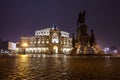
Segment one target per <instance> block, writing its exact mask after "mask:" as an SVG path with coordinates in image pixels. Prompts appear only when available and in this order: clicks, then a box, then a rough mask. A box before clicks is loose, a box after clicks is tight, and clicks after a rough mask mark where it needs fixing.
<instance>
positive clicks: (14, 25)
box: [0, 0, 120, 48]
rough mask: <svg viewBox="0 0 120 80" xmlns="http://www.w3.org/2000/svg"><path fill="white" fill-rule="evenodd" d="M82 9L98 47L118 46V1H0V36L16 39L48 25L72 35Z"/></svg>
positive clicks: (119, 37)
mask: <svg viewBox="0 0 120 80" xmlns="http://www.w3.org/2000/svg"><path fill="white" fill-rule="evenodd" d="M82 10H86V24H87V25H88V33H90V29H94V31H95V36H96V40H97V42H98V44H99V45H100V46H101V47H102V48H103V47H109V46H114V45H115V46H117V47H120V1H119V0H0V38H1V39H2V40H10V41H14V42H16V41H19V39H20V36H33V35H34V31H35V30H38V29H43V28H47V27H50V26H51V25H52V24H56V25H57V26H58V28H60V29H61V30H64V31H67V32H69V33H70V34H72V33H75V34H76V28H77V26H76V25H77V18H78V14H79V12H80V11H82Z"/></svg>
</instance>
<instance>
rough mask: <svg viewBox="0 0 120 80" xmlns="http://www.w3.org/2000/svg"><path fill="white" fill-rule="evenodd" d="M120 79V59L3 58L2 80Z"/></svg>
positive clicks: (1, 59)
mask: <svg viewBox="0 0 120 80" xmlns="http://www.w3.org/2000/svg"><path fill="white" fill-rule="evenodd" d="M56 79H57V80H119V79H120V58H118V57H112V58H111V57H108V56H107V57H97V56H80V57H79V56H74V57H71V56H65V55H59V56H58V55H39V56H33V55H32V56H28V55H22V56H19V57H0V80H56Z"/></svg>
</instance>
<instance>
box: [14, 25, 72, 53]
mask: <svg viewBox="0 0 120 80" xmlns="http://www.w3.org/2000/svg"><path fill="white" fill-rule="evenodd" d="M71 49H72V39H71V38H70V37H69V33H68V32H65V31H61V30H60V29H58V28H57V27H56V25H53V27H52V28H46V29H41V30H36V31H35V35H34V36H31V37H20V43H19V47H18V48H17V50H16V51H17V52H23V50H25V52H26V53H48V54H51V53H64V54H69V53H70V51H71Z"/></svg>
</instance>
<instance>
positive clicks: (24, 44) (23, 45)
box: [22, 42, 28, 54]
mask: <svg viewBox="0 0 120 80" xmlns="http://www.w3.org/2000/svg"><path fill="white" fill-rule="evenodd" d="M27 46H28V44H27V43H26V42H24V43H23V44H22V47H23V48H24V54H25V48H26V47H27Z"/></svg>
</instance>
